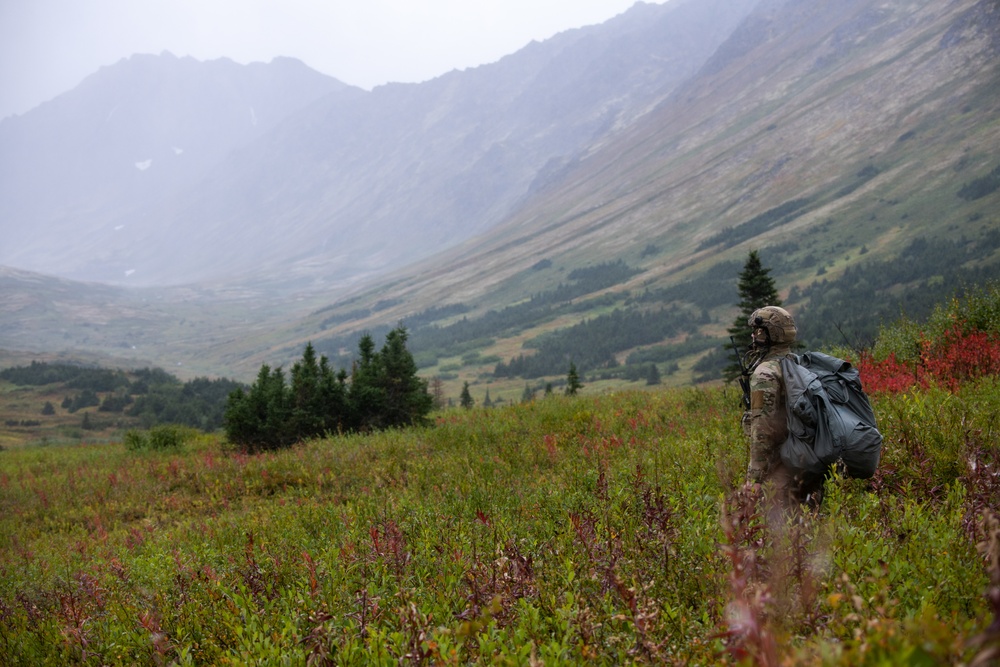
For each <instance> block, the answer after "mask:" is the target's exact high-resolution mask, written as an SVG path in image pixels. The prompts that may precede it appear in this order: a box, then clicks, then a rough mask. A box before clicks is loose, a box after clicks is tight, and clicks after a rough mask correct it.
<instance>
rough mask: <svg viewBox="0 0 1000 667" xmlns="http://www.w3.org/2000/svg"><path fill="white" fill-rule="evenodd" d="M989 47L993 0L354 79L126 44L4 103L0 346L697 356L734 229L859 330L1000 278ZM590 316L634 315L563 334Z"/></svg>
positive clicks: (617, 364)
mask: <svg viewBox="0 0 1000 667" xmlns="http://www.w3.org/2000/svg"><path fill="white" fill-rule="evenodd" d="M998 54H1000V8H998V6H997V4H996V3H995V2H990V1H987V0H954V1H949V2H944V3H941V2H930V1H929V0H928V1H923V2H917V3H912V2H901V1H899V2H896V1H890V2H874V1H872V0H847V1H845V2H841V3H837V4H836V6H835V7H831V6H830V3H823V2H818V1H816V0H671V1H670V2H667V3H665V4H662V5H650V4H643V3H638V4H636V5H635V6H634V7H633V8H632V9H630V10H629V11H628V12H626V13H624V14H622V15H620V16H618V17H615V18H614V19H612V20H610V21H608V22H606V23H604V24H601V25H595V26H589V27H586V28H581V29H576V30H571V31H567V32H564V33H561V34H559V35H557V36H555V37H553V38H552V39H549V40H546V41H544V42H536V43H533V44H531V45H529V46H527V47H526V48H524V49H522V50H520V51H518V52H516V53H512V54H511V55H509V56H507V57H505V58H503V59H501V60H500V61H498V62H496V63H493V64H489V65H483V66H480V67H477V68H473V69H468V70H464V71H455V72H451V73H449V74H446V75H444V76H441V77H438V78H436V79H433V80H431V81H428V82H425V83H420V84H391V85H386V86H380V87H377V88H375V89H374V90H371V91H366V90H362V89H360V88H356V87H352V86H349V85H347V84H344V83H343V82H341V81H338V80H336V79H333V78H331V77H329V76H326V75H323V74H320V73H318V72H316V71H314V70H311V69H310V68H309V67H308V66H307V65H306V64H304V63H302V62H300V61H297V60H294V59H291V58H282V59H276V60H274V61H272V62H270V63H267V64H263V63H257V64H253V65H237V64H236V63H233V62H232V61H227V60H214V61H208V62H199V61H197V60H194V59H191V58H177V57H175V56H173V55H171V54H169V53H162V54H159V55H143V54H137V55H132V56H131V57H128V58H125V59H123V60H122V61H121V62H119V63H118V64H116V65H113V66H110V67H106V68H102V69H101V70H100V71H98V72H96V73H95V74H93V75H92V76H91V77H89V78H88V79H86V80H85V81H84V82H83V83H81V84H80V85H79V86H78V87H76V88H74V89H73V90H70V91H68V92H66V93H65V94H63V95H61V96H59V97H57V98H56V99H54V100H52V101H50V102H47V103H45V104H43V105H41V106H39V107H37V108H35V109H33V110H32V111H30V112H28V113H25V114H23V115H21V116H14V117H8V118H6V119H4V120H3V121H0V228H2V233H3V237H4V239H5V241H4V243H3V244H2V246H0V265H2V266H4V267H6V268H3V269H0V293H2V299H0V301H2V305H0V318H2V320H3V323H4V326H3V331H2V332H0V349H3V350H5V353H4V354H5V355H7V356H9V358H10V359H12V360H17V359H23V358H28V357H30V356H31V355H32V354H49V355H63V356H74V355H76V356H78V357H80V358H98V359H101V360H102V361H103V362H107V363H126V364H133V365H134V364H146V363H148V364H154V365H161V366H164V367H167V368H169V369H171V370H174V369H181V371H182V372H183V373H185V374H199V373H204V374H211V375H225V376H231V377H237V378H240V379H244V380H246V379H249V378H251V377H252V376H253V374H254V372H255V371H256V368H257V367H258V366H259V365H260V364H261V363H263V362H267V363H271V364H276V365H279V364H282V363H287V362H288V360H290V359H293V358H295V357H296V356H297V355H298V354H299V353H300V352H301V349H302V346H303V345H304V344H305V343H306V342H308V341H313V342H314V343H315V344H316V345H317V347H318V349H320V350H321V351H322V352H324V353H326V354H329V355H330V356H331V357H336V356H337V355H339V354H340V353H341V352H342V351H343V350H345V349H351V348H352V347H353V342H354V340H356V336H357V335H358V334H359V333H360V332H362V331H375V332H378V331H382V330H384V329H386V328H387V327H390V326H394V325H395V324H396V323H398V322H403V323H404V324H407V326H408V327H409V328H410V330H411V334H412V338H411V343H412V345H413V346H414V348H415V351H416V354H417V356H418V359H419V360H420V362H421V365H422V367H423V369H424V370H423V371H422V372H424V373H426V374H428V375H436V376H440V377H445V378H446V379H449V381H450V382H452V383H454V382H459V381H471V382H473V383H474V385H477V386H478V387H479V389H480V390H481V389H483V388H485V387H486V386H488V385H490V384H491V383H492V384H493V386H494V387H496V388H497V389H500V390H501V391H507V392H513V391H514V390H515V389H514V388H515V387H516V388H517V391H518V392H519V391H520V387H523V386H524V384H525V383H526V382H532V383H533V382H536V381H537V380H538V378H539V377H546V376H547V377H553V376H558V375H559V374H560V373H559V372H556V371H555V370H551V371H545V372H543V371H542V370H539V371H538V372H539V373H542V375H534V374H531V375H530V376H529V375H524V374H522V375H516V376H513V377H509V376H503V375H498V374H497V373H498V370H499V369H497V368H496V367H497V364H498V362H507V361H510V360H512V359H514V358H516V357H518V356H528V357H530V356H544V355H545V354H550V355H553V356H554V357H557V358H558V362H557V363H554V364H553V365H552V366H551V368H552V369H556V368H558V367H559V364H563V365H564V364H565V363H567V362H568V360H569V359H593V361H588V362H587V363H586V364H585V366H586V367H585V368H584V370H585V372H587V373H590V374H591V378H592V380H593V381H597V382H600V381H601V380H600V379H599V378H600V374H601V373H605V374H606V375H607V378H608V379H607V381H608V382H620V381H623V380H624V379H625V375H624V371H623V370H622V369H624V368H626V367H628V366H629V365H636V364H640V363H646V364H648V363H653V364H656V365H658V367H659V368H660V369H661V370H663V371H665V374H667V375H669V376H670V379H668V380H667V381H668V382H677V383H686V382H691V381H697V380H699V379H711V378H713V377H716V376H715V375H713V373H714V372H715V371H713V369H712V367H711V364H708V365H707V366H705V365H703V366H702V367H701V368H699V367H698V364H699V362H702V363H703V364H704V362H705V359H706V357H707V356H710V355H711V353H712V350H713V348H714V347H717V346H718V345H719V344H720V342H721V341H722V340H723V339H724V335H723V334H724V331H725V328H726V327H728V326H729V325H730V324H731V321H732V317H733V316H734V315H735V304H736V300H737V295H736V288H735V282H736V275H737V274H738V272H739V268H740V266H741V265H742V261H743V260H744V259H745V257H746V254H747V252H748V251H749V250H750V249H759V250H760V251H761V253H762V256H763V257H764V258H765V260H766V261H767V263H768V264H769V266H771V267H772V268H773V271H774V276H775V278H776V282H777V284H778V286H779V288H780V289H781V291H782V296H783V298H784V299H785V301H786V304H787V305H788V306H789V307H790V308H791V309H793V310H794V311H795V312H796V313H797V314H799V315H800V316H801V317H802V318H803V321H804V327H803V329H804V332H805V333H806V334H807V335H808V336H811V342H812V343H814V344H821V343H822V344H828V343H830V342H833V341H832V338H831V335H830V334H831V331H832V330H833V329H832V325H836V328H838V329H839V330H840V333H839V334H838V335H839V336H840V337H841V338H848V339H850V342H852V343H856V342H863V341H864V340H865V339H866V337H869V338H870V337H871V335H872V333H873V331H874V330H875V329H877V327H878V324H879V323H880V321H881V319H882V318H891V317H895V316H898V315H899V314H900V312H901V311H906V312H908V313H910V314H916V315H919V314H920V313H921V312H922V311H921V309H926V308H928V307H929V306H928V305H927V304H929V303H933V301H932V299H934V298H938V297H941V296H942V295H947V294H949V293H951V292H953V291H954V290H957V289H960V288H961V287H962V286H963V285H964V284H970V283H974V282H982V281H984V280H990V279H993V278H995V277H996V275H997V253H998V251H1000V242H998V239H997V235H998V234H997V232H998V227H1000V225H998V222H1000V221H998V219H997V217H996V216H997V214H996V213H995V212H996V211H997V210H1000V207H998V206H997V204H998V201H997V198H998V194H997V191H998V186H1000V176H997V175H996V174H997V173H998V172H1000V163H998V158H997V157H996V156H997V155H998V154H1000V151H998V150H997V148H998V143H1000V128H998V125H997V122H996V119H997V118H998V117H1000V116H998V113H997V112H998V109H1000V97H998V94H1000V87H998V86H997V81H998V80H1000V78H998V74H1000V72H998V69H997V67H998V62H1000V59H998ZM887 267H891V270H890V269H889V268H887ZM904 268H907V270H906V271H904V270H903V269H904ZM859 294H864V295H867V299H866V304H867V308H866V309H864V310H863V311H860V310H858V309H856V308H852V307H851V306H850V304H852V303H855V302H856V301H857V299H858V296H859ZM601 318H605V319H603V320H602V319H601ZM615 318H618V319H615ZM630 318H631V319H630ZM643 318H644V319H643ZM810 322H811V323H810ZM820 322H824V323H825V328H824V327H820V326H818V323H820ZM476 323H480V324H481V325H482V331H479V330H474V329H476ZM655 323H658V324H655ZM602 324H606V325H607V326H608V327H610V329H611V330H614V331H626V330H631V329H632V328H637V329H640V330H643V331H646V332H651V333H649V335H646V336H645V337H633V338H626V337H622V339H621V340H615V341H611V340H610V339H609V338H610V337H609V336H604V337H603V338H604V339H605V342H606V344H607V346H608V347H607V349H603V350H601V351H600V353H594V352H593V351H592V350H584V349H577V348H574V347H573V346H572V344H570V343H569V342H566V344H565V345H563V346H562V347H560V345H562V343H559V344H558V345H557V344H556V343H557V342H558V341H559V340H560V337H563V338H568V339H576V340H577V341H582V340H584V339H585V338H586V336H585V335H584V334H585V333H586V328H585V327H586V326H590V327H591V328H593V327H596V326H599V325H602ZM574 327H584V328H576V329H574ZM546 346H548V347H546ZM643 355H645V356H643ZM630 359H631V361H630ZM2 361H3V359H2V358H0V362H2ZM616 369H617V370H616ZM667 371H669V373H666V372H667ZM502 387H503V389H501V388H502ZM497 389H495V391H496V390H497Z"/></svg>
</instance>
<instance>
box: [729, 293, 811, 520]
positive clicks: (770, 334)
mask: <svg viewBox="0 0 1000 667" xmlns="http://www.w3.org/2000/svg"><path fill="white" fill-rule="evenodd" d="M747 324H748V325H749V326H750V328H751V330H752V332H753V333H752V342H751V345H750V347H751V350H752V351H753V352H754V353H755V354H756V355H757V358H758V359H759V361H757V362H756V363H755V364H754V365H753V371H752V373H751V375H750V410H749V411H748V412H746V413H745V414H744V415H743V429H744V432H745V433H746V434H747V435H748V436H749V438H750V465H749V468H748V470H747V478H748V480H749V481H750V482H753V483H755V484H764V483H765V482H771V483H773V484H774V487H775V491H776V492H777V494H778V501H779V502H780V503H781V504H782V505H784V506H786V507H792V506H794V505H795V504H796V503H806V504H808V505H809V506H811V507H814V508H816V507H819V503H820V501H821V500H822V495H823V477H822V476H816V475H803V474H801V473H799V474H796V471H794V470H792V469H790V468H788V467H787V466H786V465H785V464H784V463H782V461H781V445H782V443H783V442H785V439H786V438H787V437H788V417H787V412H786V409H785V382H784V378H783V376H782V373H781V359H782V358H783V357H785V356H787V355H789V354H791V351H792V349H791V346H792V343H794V342H795V335H796V333H797V329H796V327H795V320H793V319H792V316H791V315H790V314H789V313H788V311H787V310H785V309H784V308H779V307H777V306H765V307H764V308H759V309H757V310H756V311H754V313H753V315H751V316H750V320H749V321H748V322H747Z"/></svg>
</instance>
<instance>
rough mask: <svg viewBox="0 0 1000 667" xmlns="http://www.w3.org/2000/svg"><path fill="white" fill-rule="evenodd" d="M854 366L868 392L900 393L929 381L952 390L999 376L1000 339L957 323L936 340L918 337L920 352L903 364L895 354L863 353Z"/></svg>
mask: <svg viewBox="0 0 1000 667" xmlns="http://www.w3.org/2000/svg"><path fill="white" fill-rule="evenodd" d="M857 367H858V371H859V372H860V373H861V382H862V384H863V386H864V388H865V391H867V392H869V393H879V392H888V393H899V392H903V391H906V390H907V389H910V388H911V387H914V386H916V387H923V388H925V387H927V386H928V385H931V384H935V385H938V386H941V387H945V388H947V389H948V390H949V391H955V390H956V389H958V387H959V386H960V385H961V384H962V383H963V382H967V381H969V380H974V379H975V378H978V377H983V376H986V375H1000V339H998V337H997V336H996V335H994V334H990V333H987V332H984V331H966V330H965V328H964V327H963V325H962V323H956V324H954V325H953V326H952V327H951V328H950V329H948V330H947V331H945V333H944V334H943V335H942V336H941V337H940V338H938V339H936V340H932V339H929V338H926V337H921V340H920V355H919V358H918V359H916V360H914V361H911V362H909V363H904V362H902V361H900V360H898V359H897V358H896V355H895V354H890V355H889V356H888V357H886V358H885V359H881V360H876V359H875V358H874V357H872V355H871V354H870V353H867V352H865V353H862V355H861V358H860V360H859V361H858V363H857Z"/></svg>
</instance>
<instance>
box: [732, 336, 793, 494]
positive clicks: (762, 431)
mask: <svg viewBox="0 0 1000 667" xmlns="http://www.w3.org/2000/svg"><path fill="white" fill-rule="evenodd" d="M787 352H788V350H787V349H784V350H780V351H779V350H777V349H774V350H771V352H770V353H769V354H768V355H767V356H766V357H765V358H764V361H762V362H761V363H760V364H759V365H758V366H757V368H756V369H754V372H753V374H752V375H751V376H750V411H749V412H748V413H747V414H746V415H745V416H744V419H743V425H744V431H745V432H746V433H747V435H748V436H749V438H750V463H749V466H748V470H747V477H748V479H749V480H750V481H751V482H757V483H763V482H764V481H766V480H768V479H771V478H773V477H775V476H776V473H779V472H780V471H782V470H783V466H782V463H781V444H782V443H783V442H784V441H785V439H786V438H787V437H788V422H787V416H786V413H785V386H784V384H785V383H784V379H783V378H782V375H781V362H780V360H781V357H783V356H785V354H787ZM778 477H779V479H775V481H776V482H778V484H779V486H781V485H783V484H782V482H784V481H785V480H783V479H780V477H784V475H778Z"/></svg>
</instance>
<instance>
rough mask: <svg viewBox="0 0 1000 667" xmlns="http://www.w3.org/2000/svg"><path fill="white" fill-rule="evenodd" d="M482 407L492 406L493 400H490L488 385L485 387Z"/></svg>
mask: <svg viewBox="0 0 1000 667" xmlns="http://www.w3.org/2000/svg"><path fill="white" fill-rule="evenodd" d="M483 407H484V408H492V407H493V401H491V400H490V388H489V387H487V388H486V398H484V399H483Z"/></svg>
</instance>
